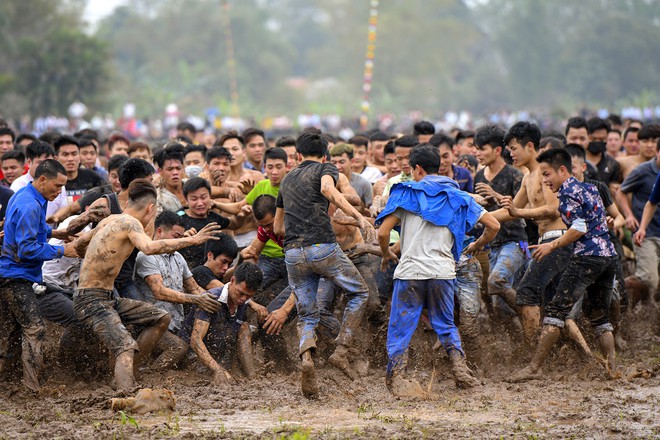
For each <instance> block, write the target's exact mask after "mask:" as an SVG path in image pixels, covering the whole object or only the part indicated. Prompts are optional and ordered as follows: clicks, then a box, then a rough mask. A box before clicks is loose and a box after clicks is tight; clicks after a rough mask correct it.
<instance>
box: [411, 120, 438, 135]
mask: <svg viewBox="0 0 660 440" xmlns="http://www.w3.org/2000/svg"><path fill="white" fill-rule="evenodd" d="M420 134H422V135H424V134H435V127H434V126H433V124H431V123H430V122H429V121H419V122H415V125H413V135H415V136H419V135H420Z"/></svg>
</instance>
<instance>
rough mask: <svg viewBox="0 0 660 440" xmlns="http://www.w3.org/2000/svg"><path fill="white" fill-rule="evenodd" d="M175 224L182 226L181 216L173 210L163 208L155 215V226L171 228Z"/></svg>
mask: <svg viewBox="0 0 660 440" xmlns="http://www.w3.org/2000/svg"><path fill="white" fill-rule="evenodd" d="M175 226H183V218H182V217H181V216H180V215H178V214H177V213H176V212H174V211H169V210H167V209H166V210H165V211H163V212H161V213H160V214H158V215H157V216H156V220H155V222H154V227H155V228H167V229H171V228H173V227H175Z"/></svg>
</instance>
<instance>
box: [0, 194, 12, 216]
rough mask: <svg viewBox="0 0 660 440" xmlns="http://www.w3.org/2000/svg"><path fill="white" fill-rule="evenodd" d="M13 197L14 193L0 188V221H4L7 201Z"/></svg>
mask: <svg viewBox="0 0 660 440" xmlns="http://www.w3.org/2000/svg"><path fill="white" fill-rule="evenodd" d="M13 195H14V191H12V190H10V189H9V188H6V187H4V186H0V221H3V220H4V219H5V213H6V212H7V205H8V204H9V199H11V196H13Z"/></svg>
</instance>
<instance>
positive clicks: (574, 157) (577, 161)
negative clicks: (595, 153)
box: [565, 144, 587, 182]
mask: <svg viewBox="0 0 660 440" xmlns="http://www.w3.org/2000/svg"><path fill="white" fill-rule="evenodd" d="M565 150H566V152H567V153H568V154H570V156H571V164H572V166H571V171H572V173H573V175H574V176H575V178H576V179H577V180H579V181H580V182H582V181H584V172H585V171H586V170H587V154H586V153H585V152H584V150H583V149H582V147H581V146H579V145H577V144H568V145H566V148H565Z"/></svg>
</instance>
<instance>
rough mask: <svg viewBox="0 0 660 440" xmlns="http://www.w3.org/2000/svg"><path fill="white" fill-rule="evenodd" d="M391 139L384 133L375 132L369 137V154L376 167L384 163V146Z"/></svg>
mask: <svg viewBox="0 0 660 440" xmlns="http://www.w3.org/2000/svg"><path fill="white" fill-rule="evenodd" d="M390 141H391V138H390V137H389V136H388V135H387V133H385V132H384V131H376V132H374V133H372V134H371V135H370V136H369V154H370V155H371V159H372V160H373V161H374V163H375V164H376V165H383V164H384V163H385V153H384V151H385V145H386V144H387V143H388V142H390Z"/></svg>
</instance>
